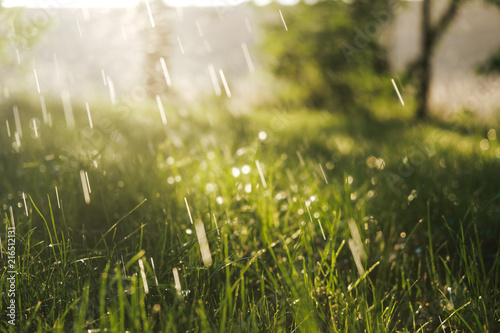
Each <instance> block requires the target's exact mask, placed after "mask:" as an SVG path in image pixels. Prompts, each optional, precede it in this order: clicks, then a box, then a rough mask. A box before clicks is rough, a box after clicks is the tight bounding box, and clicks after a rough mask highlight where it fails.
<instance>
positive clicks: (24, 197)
mask: <svg viewBox="0 0 500 333" xmlns="http://www.w3.org/2000/svg"><path fill="white" fill-rule="evenodd" d="M23 201H24V210H25V212H26V216H29V214H28V206H27V205H26V194H24V192H23Z"/></svg>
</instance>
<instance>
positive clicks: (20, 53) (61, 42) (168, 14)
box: [0, 0, 500, 119]
mask: <svg viewBox="0 0 500 333" xmlns="http://www.w3.org/2000/svg"><path fill="white" fill-rule="evenodd" d="M2 6H3V8H2V9H0V17H1V20H0V32H1V34H0V55H1V63H0V92H1V99H2V102H6V101H9V100H15V99H16V98H25V97H26V96H28V95H29V96H31V97H33V98H35V99H37V98H38V97H37V95H40V96H43V98H49V96H52V97H53V98H55V99H61V94H63V96H66V97H67V96H69V98H70V100H71V101H72V102H73V103H80V104H82V103H84V102H85V101H87V100H95V99H99V100H106V101H107V100H109V102H110V103H112V104H114V105H116V104H117V103H120V102H125V103H128V104H130V103H132V102H133V103H140V102H141V101H144V100H146V99H148V98H152V100H154V98H155V96H156V95H158V96H161V97H162V99H164V100H165V101H170V102H172V103H173V104H175V105H177V106H179V107H181V108H182V107H185V106H186V105H188V104H189V103H193V102H194V101H200V100H205V101H206V100H209V101H212V102H217V101H219V102H223V103H224V104H225V105H226V106H229V109H230V110H231V111H232V112H248V111H250V110H252V109H253V108H256V107H267V106H270V105H272V106H278V107H280V108H283V109H287V108H293V107H297V106H305V107H308V108H315V109H327V110H329V111H332V112H336V111H338V112H350V111H352V110H361V111H360V112H366V113H367V114H371V115H374V114H378V115H387V114H390V115H394V114H399V115H408V116H414V115H417V116H418V117H425V116H427V115H428V114H433V115H436V116H438V117H440V118H441V117H443V118H446V117H454V116H456V115H457V114H463V113H464V112H466V113H468V114H470V115H473V116H474V117H478V118H484V119H491V118H496V117H495V113H496V112H497V111H498V105H500V104H499V102H500V93H499V91H500V77H499V76H498V71H499V67H500V35H499V34H498V31H500V10H499V9H500V6H499V5H498V1H456V0H453V1H452V0H450V1H445V0H440V1H433V2H432V3H431V1H428V0H425V1H395V0H385V1H382V0H377V1H364V0H350V1H280V2H270V1H253V2H252V1H232V0H211V1H204V0H198V1H190V2H189V1H177V2H176V1H170V2H168V1H167V2H163V1H161V0H150V1H149V2H145V1H95V2H89V1H69V0H65V1H63V0H59V1H58V0H52V1H48V0H47V1H45V0H31V1H28V0H25V1H14V0H10V1H7V0H4V1H3V2H2ZM426 7H428V9H426ZM426 16H429V17H428V18H426ZM426 22H427V23H426ZM426 41H428V43H427V44H426ZM426 45H427V46H426ZM391 79H394V82H395V85H396V87H398V89H399V93H400V94H401V100H399V98H398V95H397V93H396V91H395V87H394V86H393V84H391ZM224 80H225V82H224ZM425 82H427V88H425V86H426V84H425ZM225 84H226V86H227V87H225V86H224V85H225ZM66 97H63V99H64V98H66ZM403 101H404V102H405V106H404V107H403V105H402V104H400V103H402V102H403ZM398 105H399V106H398ZM45 117H46V116H45Z"/></svg>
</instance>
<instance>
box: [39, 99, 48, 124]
mask: <svg viewBox="0 0 500 333" xmlns="http://www.w3.org/2000/svg"><path fill="white" fill-rule="evenodd" d="M40 106H41V107H42V117H43V123H44V124H47V123H48V122H49V116H48V114H47V106H46V105H45V98H44V97H43V96H42V95H40Z"/></svg>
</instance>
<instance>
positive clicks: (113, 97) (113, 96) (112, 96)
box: [106, 76, 116, 105]
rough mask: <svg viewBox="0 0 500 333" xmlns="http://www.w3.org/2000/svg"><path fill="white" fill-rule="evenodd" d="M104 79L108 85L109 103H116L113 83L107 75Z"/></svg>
mask: <svg viewBox="0 0 500 333" xmlns="http://www.w3.org/2000/svg"><path fill="white" fill-rule="evenodd" d="M106 81H107V82H108V86H109V97H110V98H111V104H113V105H115V104H116V93H115V85H114V84H113V81H112V80H111V78H110V77H109V76H106Z"/></svg>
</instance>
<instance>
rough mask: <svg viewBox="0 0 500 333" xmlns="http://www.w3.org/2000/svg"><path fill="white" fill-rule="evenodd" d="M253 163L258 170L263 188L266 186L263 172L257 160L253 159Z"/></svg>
mask: <svg viewBox="0 0 500 333" xmlns="http://www.w3.org/2000/svg"><path fill="white" fill-rule="evenodd" d="M255 165H256V166H257V171H259V176H260V180H261V182H262V186H264V188H267V184H266V180H265V179H264V173H263V172H262V168H261V167H260V163H259V160H255Z"/></svg>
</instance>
